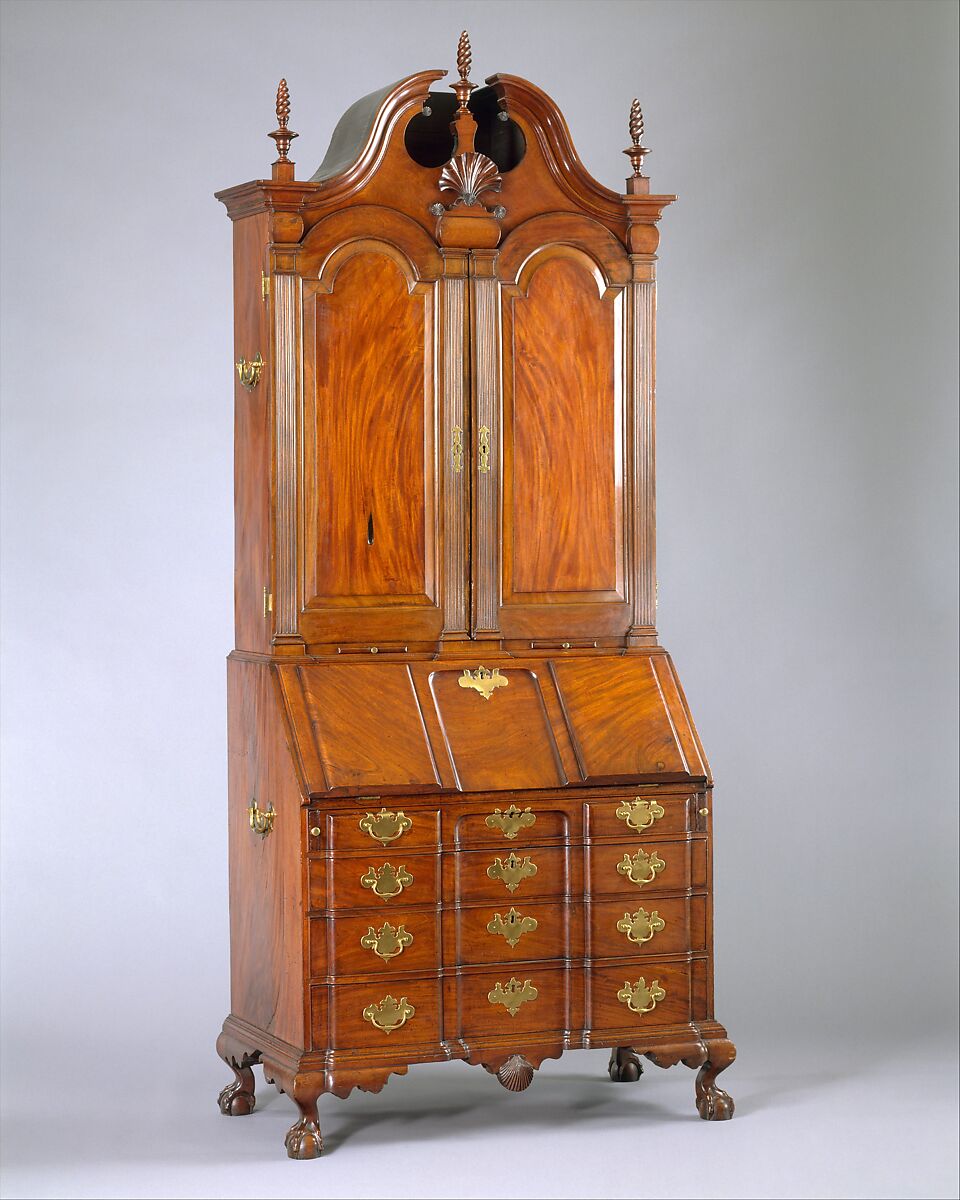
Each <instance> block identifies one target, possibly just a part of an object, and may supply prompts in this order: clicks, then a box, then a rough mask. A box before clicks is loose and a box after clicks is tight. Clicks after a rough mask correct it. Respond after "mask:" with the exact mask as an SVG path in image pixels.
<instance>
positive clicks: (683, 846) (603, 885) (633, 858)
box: [590, 842, 702, 896]
mask: <svg viewBox="0 0 960 1200" xmlns="http://www.w3.org/2000/svg"><path fill="white" fill-rule="evenodd" d="M701 844H702V843H701ZM689 886H690V843H689V842H643V843H639V844H638V843H637V842H629V843H627V842H621V843H620V844H619V845H605V844H602V843H596V842H595V843H593V844H592V845H591V846H590V893H591V895H593V896H602V895H609V894H611V893H618V894H619V893H623V894H624V895H627V896H631V895H640V894H641V893H642V894H643V895H645V896H646V895H648V894H649V893H651V892H658V891H660V892H663V891H675V892H676V891H684V890H685V889H686V888H688V887H689Z"/></svg>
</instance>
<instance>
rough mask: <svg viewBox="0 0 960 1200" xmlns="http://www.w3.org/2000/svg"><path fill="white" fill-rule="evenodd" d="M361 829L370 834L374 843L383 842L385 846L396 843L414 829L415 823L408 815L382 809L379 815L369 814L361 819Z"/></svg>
mask: <svg viewBox="0 0 960 1200" xmlns="http://www.w3.org/2000/svg"><path fill="white" fill-rule="evenodd" d="M360 828H361V829H362V830H363V832H364V833H369V835H370V836H371V837H372V838H373V839H374V841H377V842H382V843H383V845H384V846H385V845H386V844H387V842H395V841H396V840H397V838H398V837H402V835H403V834H405V833H406V832H407V831H408V830H409V829H412V828H413V822H412V821H411V820H410V818H409V817H408V816H407V815H406V813H402V812H395V813H393V812H388V811H387V809H385V808H381V809H380V811H379V812H378V813H369V812H368V813H367V815H366V816H365V817H361V818H360Z"/></svg>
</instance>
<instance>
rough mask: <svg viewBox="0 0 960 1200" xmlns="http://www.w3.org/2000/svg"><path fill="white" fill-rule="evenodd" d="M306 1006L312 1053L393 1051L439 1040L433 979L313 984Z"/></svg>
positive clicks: (436, 986) (436, 985) (437, 988)
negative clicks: (311, 1035) (309, 1016)
mask: <svg viewBox="0 0 960 1200" xmlns="http://www.w3.org/2000/svg"><path fill="white" fill-rule="evenodd" d="M310 1003H311V1010H312V1024H313V1048H314V1049H315V1050H323V1049H327V1050H360V1049H364V1050H372V1049H375V1048H378V1047H382V1048H383V1049H385V1050H386V1049H389V1050H396V1049H397V1048H398V1047H400V1048H403V1047H405V1046H416V1045H422V1044H423V1043H434V1042H436V1043H439V1041H440V985H439V982H438V980H437V979H436V978H432V979H402V980H397V981H395V982H392V983H391V982H390V981H389V980H383V981H382V982H377V983H357V984H347V985H344V984H336V985H333V984H329V985H315V986H314V987H313V988H312V989H311V994H310Z"/></svg>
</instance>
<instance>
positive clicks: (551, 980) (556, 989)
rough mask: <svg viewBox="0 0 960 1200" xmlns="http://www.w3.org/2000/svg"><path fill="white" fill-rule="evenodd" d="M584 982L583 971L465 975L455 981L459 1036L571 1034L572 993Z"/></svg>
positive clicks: (521, 970) (504, 968)
mask: <svg viewBox="0 0 960 1200" xmlns="http://www.w3.org/2000/svg"><path fill="white" fill-rule="evenodd" d="M582 980H583V973H582V970H566V969H553V970H551V969H549V968H542V967H541V968H535V969H532V970H526V969H524V968H523V967H520V966H518V967H517V968H516V969H513V968H512V967H510V966H506V965H504V966H500V967H498V968H497V969H496V970H495V971H483V972H480V973H479V974H476V975H461V976H460V977H459V979H457V981H456V985H457V1003H458V1025H459V1033H460V1035H461V1036H463V1037H468V1038H469V1037H496V1038H510V1037H511V1036H515V1035H516V1034H527V1033H541V1032H544V1033H546V1032H551V1031H554V1030H564V1029H567V1028H569V1027H570V1024H571V1006H572V1003H573V996H572V989H573V987H574V986H582ZM574 981H576V983H574Z"/></svg>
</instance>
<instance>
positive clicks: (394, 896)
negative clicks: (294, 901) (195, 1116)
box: [308, 848, 440, 910]
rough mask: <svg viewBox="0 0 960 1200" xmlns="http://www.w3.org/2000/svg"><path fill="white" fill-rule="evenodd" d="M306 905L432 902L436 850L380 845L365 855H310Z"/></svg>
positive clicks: (397, 905)
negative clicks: (396, 850) (397, 850)
mask: <svg viewBox="0 0 960 1200" xmlns="http://www.w3.org/2000/svg"><path fill="white" fill-rule="evenodd" d="M308 875H309V883H310V907H311V908H312V909H320V908H333V909H340V908H378V907H382V908H384V909H385V910H387V909H390V908H402V907H404V906H405V905H408V904H436V903H437V901H438V898H439V879H440V856H439V854H393V853H384V851H383V849H382V848H381V851H380V853H379V854H378V853H377V852H376V851H375V850H374V851H373V852H372V853H371V854H369V855H367V854H364V855H358V854H354V855H341V856H339V857H337V858H333V859H323V858H319V859H311V861H310V863H309V865H308Z"/></svg>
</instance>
